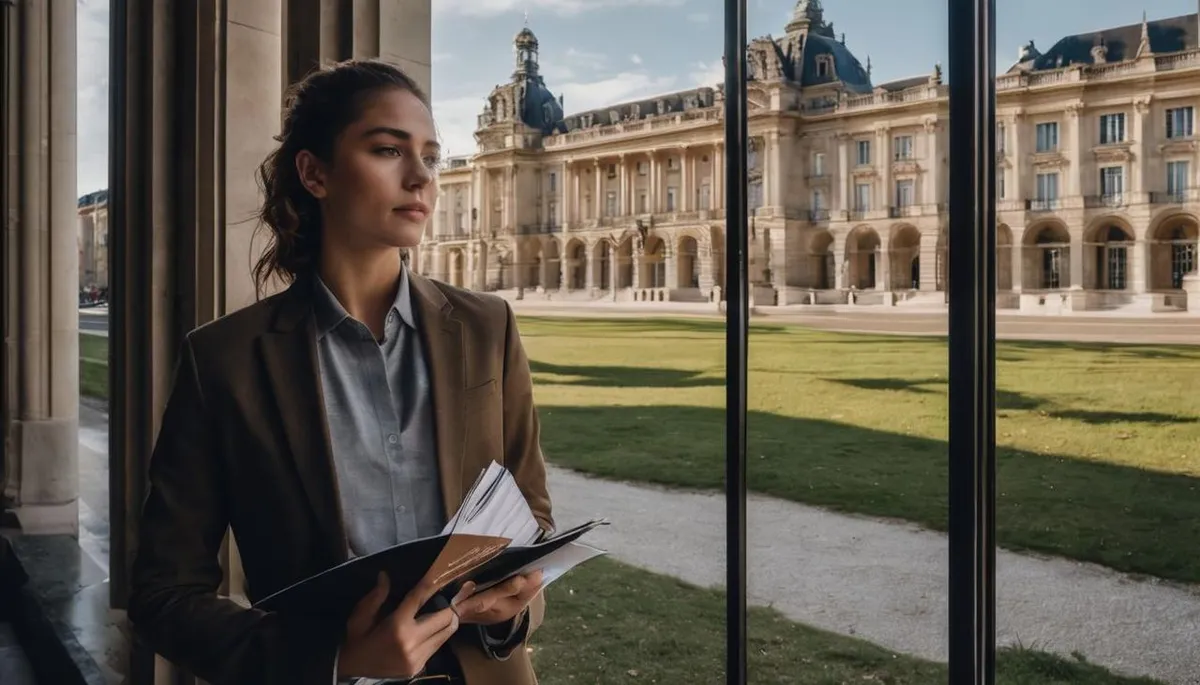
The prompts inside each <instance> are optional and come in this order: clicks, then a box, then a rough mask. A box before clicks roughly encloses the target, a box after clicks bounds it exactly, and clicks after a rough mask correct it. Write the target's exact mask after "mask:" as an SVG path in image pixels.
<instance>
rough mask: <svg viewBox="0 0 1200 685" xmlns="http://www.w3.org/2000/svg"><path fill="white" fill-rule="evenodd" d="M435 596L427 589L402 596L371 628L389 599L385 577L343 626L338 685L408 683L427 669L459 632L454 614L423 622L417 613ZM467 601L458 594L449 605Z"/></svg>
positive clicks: (432, 616)
mask: <svg viewBox="0 0 1200 685" xmlns="http://www.w3.org/2000/svg"><path fill="white" fill-rule="evenodd" d="M434 594H435V588H433V587H432V586H430V585H420V586H418V587H416V588H414V589H413V590H412V591H411V592H409V593H408V594H407V595H405V597H404V599H403V601H401V602H400V605H399V606H398V607H396V610H395V611H393V612H392V613H391V614H389V615H388V616H387V617H385V618H383V619H382V620H380V621H379V622H378V623H376V622H375V617H376V616H377V615H378V613H379V608H380V607H381V606H383V603H384V601H385V600H386V599H387V596H388V577H387V574H386V573H380V574H379V582H378V583H377V584H376V585H375V588H374V589H373V590H371V592H369V593H368V594H367V595H366V596H365V597H363V598H362V599H361V600H359V602H358V604H357V605H355V607H354V612H353V613H352V614H351V615H350V620H349V621H347V622H346V639H345V641H344V642H343V643H342V649H341V652H340V653H339V656H338V669H337V671H338V672H337V677H338V679H339V680H340V679H343V678H397V679H401V680H407V679H409V678H413V677H415V676H417V675H418V674H420V673H421V671H423V670H424V669H425V664H426V663H427V662H428V661H429V659H430V658H431V657H432V656H433V654H434V653H435V652H436V651H437V650H438V649H439V648H441V646H442V645H443V644H445V642H446V640H449V639H450V636H452V635H454V631H456V630H458V626H459V618H458V615H457V614H456V613H455V611H454V609H453V608H448V609H443V610H441V611H439V612H437V613H433V614H428V615H426V616H421V617H418V616H417V612H418V611H420V609H421V607H422V606H424V605H425V603H426V602H428V601H429V600H430V599H432V598H433V595H434ZM466 597H467V594H466V593H464V592H460V593H459V594H458V596H456V597H455V598H454V600H453V602H459V601H461V600H463V599H465V598H466Z"/></svg>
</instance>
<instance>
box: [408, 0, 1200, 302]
mask: <svg viewBox="0 0 1200 685" xmlns="http://www.w3.org/2000/svg"><path fill="white" fill-rule="evenodd" d="M1198 21H1200V17H1197V15H1189V16H1184V17H1177V18H1172V19H1164V20H1161V21H1152V22H1150V21H1146V19H1145V18H1144V17H1143V19H1142V21H1141V22H1140V23H1135V24H1131V25H1129V26H1123V27H1119V28H1113V29H1107V30H1103V31H1099V32H1096V33H1090V34H1081V35H1075V36H1068V37H1066V38H1063V39H1062V40H1060V41H1058V42H1057V43H1056V44H1055V45H1054V46H1053V47H1051V48H1050V49H1049V50H1048V51H1046V52H1045V53H1042V52H1039V51H1038V50H1037V48H1035V47H1034V45H1033V44H1032V43H1030V44H1028V45H1026V46H1024V47H1022V48H1021V50H1020V53H1019V60H1018V62H1017V63H1016V64H1014V65H1013V66H1012V67H1011V68H1010V69H1009V70H1008V71H1007V73H1005V74H1003V75H1001V76H1000V77H998V79H997V82H996V91H997V101H998V102H997V136H996V140H997V148H998V157H999V171H1000V174H999V175H1000V178H999V187H998V188H997V196H998V202H999V206H998V221H999V224H1000V225H999V226H998V243H999V246H998V247H999V249H998V261H999V264H998V271H999V278H998V283H997V287H998V297H997V300H998V304H999V306H1001V307H1004V308H1008V309H1016V308H1019V309H1021V310H1022V311H1028V312H1047V313H1053V312H1061V311H1072V310H1074V311H1078V310H1092V309H1114V308H1127V309H1130V310H1140V311H1148V310H1154V311H1167V310H1179V309H1186V308H1187V307H1188V300H1189V294H1190V296H1191V297H1190V299H1191V305H1192V308H1193V309H1197V308H1200V278H1198V277H1196V276H1195V275H1194V274H1195V273H1196V268H1197V262H1198V259H1197V226H1198V216H1200V195H1198V193H1197V191H1196V187H1197V180H1196V173H1197V167H1198V166H1200V164H1198V162H1200V159H1198V154H1200V149H1198V147H1197V144H1196V138H1195V136H1194V133H1195V131H1194V124H1195V106H1196V103H1197V99H1198V98H1200V43H1198V40H1197V39H1198V36H1200V30H1198V28H1197V23H1198ZM515 55H516V67H515V70H514V72H513V75H512V79H511V82H509V83H507V84H504V85H501V86H499V87H497V88H496V89H495V90H493V92H492V93H491V94H490V95H489V96H488V98H487V101H486V103H485V105H484V109H483V113H482V114H481V115H480V116H479V119H478V128H477V131H476V133H475V138H476V140H477V142H478V151H477V153H476V154H475V155H473V156H471V157H469V158H457V159H453V160H451V162H450V165H449V168H448V169H446V170H445V171H444V172H443V173H442V175H441V199H440V204H439V209H438V212H437V214H436V215H435V217H434V221H433V222H432V226H431V228H430V235H429V236H428V238H427V241H426V242H425V243H424V245H423V247H422V248H421V251H420V254H419V255H418V260H417V264H418V265H419V268H421V269H422V270H423V271H425V272H427V273H430V274H431V275H433V276H435V277H438V278H441V279H444V280H446V281H448V282H451V283H454V284H457V285H462V286H466V287H470V288H475V289H481V290H493V291H502V292H505V293H506V294H507V295H509V296H512V297H524V298H533V297H543V298H553V299H557V300H568V301H581V302H582V301H588V300H595V299H605V300H629V301H653V302H660V301H689V302H703V301H714V300H719V299H720V297H721V291H722V285H723V283H724V274H723V264H724V255H723V252H724V234H725V232H724V218H725V215H724V207H725V204H724V193H723V187H722V186H723V178H722V173H723V161H722V159H723V154H724V150H723V141H724V121H723V109H722V99H723V93H722V87H721V86H719V85H718V86H712V87H710V86H701V87H698V88H695V89H692V90H686V91H682V92H677V93H672V94H670V95H664V96H661V97H657V98H651V99H647V100H642V101H638V102H626V103H620V104H614V105H612V106H610V107H605V108H602V109H598V110H594V111H589V112H580V113H576V114H571V115H564V114H563V111H562V103H561V100H559V99H557V98H555V96H554V95H553V94H552V93H551V91H550V90H549V89H548V87H547V85H546V83H545V82H544V80H543V78H542V77H541V76H540V75H539V73H538V42H537V39H536V37H534V35H533V33H532V32H531V31H529V29H524V30H522V31H521V32H520V33H519V34H517V36H516V39H515ZM749 73H750V77H751V81H750V83H749V86H748V99H749V124H750V136H751V150H750V152H749V159H748V164H749V169H750V171H749V176H750V206H751V208H752V210H753V211H752V217H751V243H752V249H751V253H752V254H751V261H752V265H751V279H752V281H753V288H752V293H753V297H754V300H755V302H756V304H758V305H763V304H767V305H770V304H779V305H784V304H841V303H848V302H849V303H855V304H879V305H906V304H914V303H921V302H928V303H940V302H942V301H943V300H944V294H943V293H941V292H940V291H942V290H943V289H944V285H945V280H946V279H945V271H946V269H945V263H946V242H947V235H946V231H947V223H948V222H947V211H946V195H947V186H948V184H947V173H946V169H947V165H946V162H947V155H948V154H949V150H948V149H947V140H948V137H947V133H948V130H947V124H948V121H947V119H948V100H947V96H948V91H947V87H946V85H945V84H943V82H942V74H941V68H940V66H938V67H935V68H934V69H933V71H932V73H930V74H928V75H925V76H919V77H915V78H908V79H903V80H899V81H892V82H888V83H880V84H874V83H872V81H871V67H870V62H869V61H868V63H867V66H866V67H864V66H863V65H862V64H861V63H860V62H859V60H858V59H857V58H856V57H855V56H854V55H853V54H852V53H851V52H850V50H848V49H847V48H846V45H845V42H844V37H842V38H839V37H838V35H837V34H836V33H835V32H834V29H833V24H832V23H831V22H828V21H826V19H825V16H824V12H823V10H822V7H821V3H820V2H819V0H800V1H799V2H798V3H797V4H796V8H795V11H794V14H793V17H792V20H791V21H790V22H789V23H788V25H787V26H786V27H785V32H784V35H783V36H782V37H778V38H776V37H770V36H768V37H764V38H757V39H755V40H753V41H751V44H750V46H749ZM1189 275H1191V277H1189Z"/></svg>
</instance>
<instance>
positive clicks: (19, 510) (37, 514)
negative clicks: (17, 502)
mask: <svg viewBox="0 0 1200 685" xmlns="http://www.w3.org/2000/svg"><path fill="white" fill-rule="evenodd" d="M11 513H12V515H13V516H15V517H16V519H17V524H18V525H19V526H20V528H21V533H22V534H24V535H70V536H71V537H73V538H78V537H79V500H73V501H71V502H67V503H66V504H40V505H38V504H35V505H29V506H23V507H16V508H15V509H13V510H12V511H11Z"/></svg>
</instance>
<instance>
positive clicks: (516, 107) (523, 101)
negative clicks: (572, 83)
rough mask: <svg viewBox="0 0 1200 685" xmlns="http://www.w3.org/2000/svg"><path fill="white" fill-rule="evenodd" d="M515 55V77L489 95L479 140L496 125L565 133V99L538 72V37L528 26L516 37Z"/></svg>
mask: <svg viewBox="0 0 1200 685" xmlns="http://www.w3.org/2000/svg"><path fill="white" fill-rule="evenodd" d="M513 54H514V56H515V58H516V64H515V68H514V70H513V74H512V79H511V80H510V81H509V82H508V83H505V84H501V85H499V86H496V88H495V89H493V90H492V93H491V95H489V96H488V101H487V104H486V105H484V109H483V113H482V114H480V115H479V126H478V128H477V129H476V140H481V138H480V135H481V134H482V133H483V132H485V131H488V130H492V131H495V130H496V129H494V128H493V127H495V126H498V125H499V126H512V125H520V126H525V127H528V128H531V129H534V130H535V131H537V132H539V133H541V134H542V135H550V134H553V133H555V132H565V131H566V127H565V125H564V124H563V109H562V101H561V100H559V99H558V98H557V97H555V96H554V94H553V93H551V92H550V89H549V88H547V87H546V82H545V81H544V80H543V79H542V75H541V74H540V73H538V39H537V36H535V35H533V31H530V30H529V27H528V26H527V27H525V28H523V29H521V30H520V32H518V33H517V35H516V36H515V37H514V38H513ZM497 135H500V134H497ZM500 137H501V138H503V135H500Z"/></svg>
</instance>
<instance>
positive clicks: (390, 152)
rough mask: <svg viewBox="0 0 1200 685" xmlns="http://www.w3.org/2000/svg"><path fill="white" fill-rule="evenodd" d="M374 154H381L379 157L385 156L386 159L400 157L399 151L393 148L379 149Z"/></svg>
mask: <svg viewBox="0 0 1200 685" xmlns="http://www.w3.org/2000/svg"><path fill="white" fill-rule="evenodd" d="M375 152H377V153H378V154H381V155H385V156H387V157H399V156H400V150H399V149H398V148H394V147H381V148H379V149H378V150H376V151H375Z"/></svg>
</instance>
